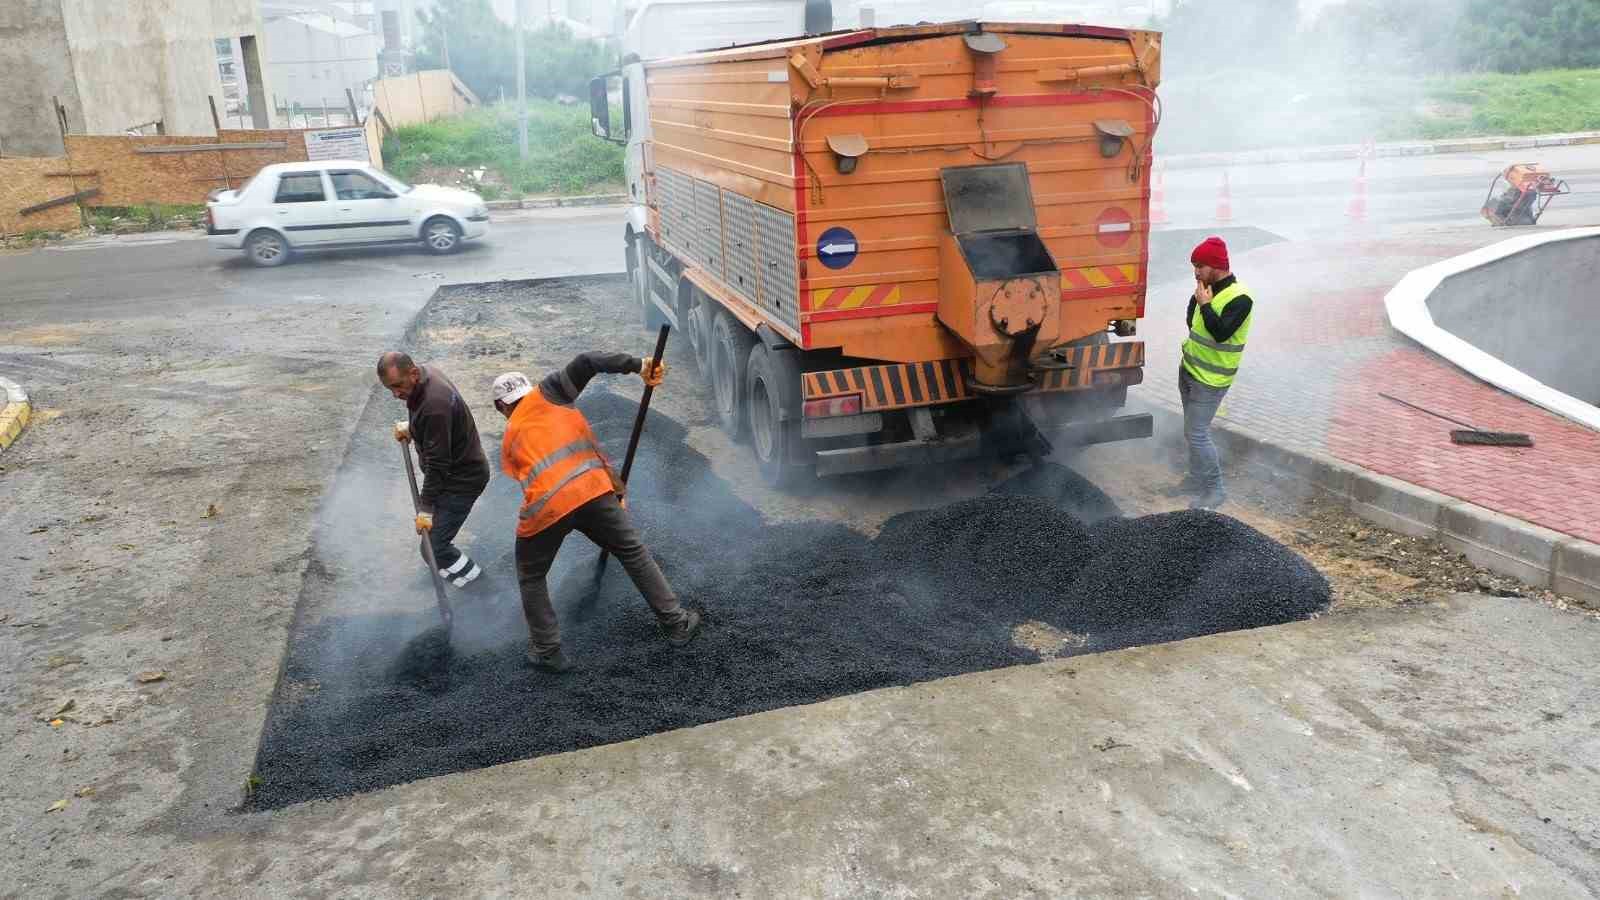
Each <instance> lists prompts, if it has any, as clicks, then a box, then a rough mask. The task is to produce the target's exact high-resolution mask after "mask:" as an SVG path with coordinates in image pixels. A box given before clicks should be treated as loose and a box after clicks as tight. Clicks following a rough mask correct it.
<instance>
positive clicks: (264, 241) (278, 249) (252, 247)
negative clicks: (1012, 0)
mask: <svg viewBox="0 0 1600 900" xmlns="http://www.w3.org/2000/svg"><path fill="white" fill-rule="evenodd" d="M244 253H245V255H246V256H248V257H250V261H251V262H252V263H254V264H256V265H258V266H261V267H262V268H271V267H272V266H281V265H283V264H284V263H286V262H288V261H289V242H288V241H286V240H284V237H283V235H281V234H279V233H277V232H276V231H273V230H272V229H270V228H259V229H256V230H255V231H252V232H250V236H249V237H247V238H245V240H244Z"/></svg>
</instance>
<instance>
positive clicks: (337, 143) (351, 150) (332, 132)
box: [306, 126, 372, 162]
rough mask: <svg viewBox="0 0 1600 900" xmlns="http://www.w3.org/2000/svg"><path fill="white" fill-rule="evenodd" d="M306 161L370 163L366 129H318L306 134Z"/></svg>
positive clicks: (358, 127)
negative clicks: (327, 160)
mask: <svg viewBox="0 0 1600 900" xmlns="http://www.w3.org/2000/svg"><path fill="white" fill-rule="evenodd" d="M306 159H309V160H320V159H353V160H356V161H357V162H371V161H372V157H371V155H370V154H369V153H368V151H367V132H366V129H364V128H361V127H360V126H356V127H354V128H318V129H315V130H311V131H307V132H306Z"/></svg>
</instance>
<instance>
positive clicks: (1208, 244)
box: [1189, 237, 1228, 270]
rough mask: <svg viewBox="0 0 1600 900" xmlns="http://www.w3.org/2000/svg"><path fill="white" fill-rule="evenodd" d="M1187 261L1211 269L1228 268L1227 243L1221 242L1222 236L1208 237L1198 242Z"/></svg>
mask: <svg viewBox="0 0 1600 900" xmlns="http://www.w3.org/2000/svg"><path fill="white" fill-rule="evenodd" d="M1189 262H1191V263H1193V264H1194V265H1197V266H1210V267H1211V268H1213V269H1223V270H1226V269H1227V268H1228V245H1227V244H1224V243H1223V242H1222V238H1219V237H1208V238H1206V239H1205V240H1203V241H1201V242H1200V246H1198V247H1196V248H1194V252H1193V253H1191V254H1189Z"/></svg>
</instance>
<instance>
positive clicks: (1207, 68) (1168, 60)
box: [1157, 0, 1463, 154]
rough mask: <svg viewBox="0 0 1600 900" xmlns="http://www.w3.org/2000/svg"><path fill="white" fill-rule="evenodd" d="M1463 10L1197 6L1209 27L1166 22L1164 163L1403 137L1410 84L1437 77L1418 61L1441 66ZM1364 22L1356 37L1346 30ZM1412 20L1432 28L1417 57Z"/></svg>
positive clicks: (1195, 18)
mask: <svg viewBox="0 0 1600 900" xmlns="http://www.w3.org/2000/svg"><path fill="white" fill-rule="evenodd" d="M1462 3H1463V0H1416V2H1414V3H1410V4H1405V5H1396V6H1398V7H1400V9H1396V10H1395V11H1394V13H1393V14H1392V15H1389V16H1387V17H1386V16H1385V15H1384V5H1383V4H1382V3H1379V2H1377V0H1350V2H1308V0H1302V2H1300V3H1299V5H1298V8H1295V7H1294V5H1292V4H1285V3H1282V2H1281V0H1195V2H1192V3H1190V4H1188V6H1189V7H1190V8H1192V9H1195V10H1204V12H1205V15H1204V16H1199V15H1196V14H1194V13H1187V14H1186V11H1185V10H1184V9H1179V10H1178V11H1176V12H1175V13H1174V14H1173V15H1172V16H1170V17H1168V18H1166V19H1165V20H1163V21H1161V22H1160V23H1159V26H1160V27H1162V28H1163V29H1164V41H1163V53H1162V71H1163V77H1162V86H1161V91H1160V93H1161V97H1162V103H1163V110H1164V119H1163V125H1162V129H1161V134H1160V135H1159V136H1158V138H1157V152H1158V153H1168V154H1170V153H1204V152H1217V151H1230V150H1249V149H1261V148H1271V147H1284V146H1294V145H1303V144H1360V143H1363V142H1365V141H1368V140H1378V141H1381V140H1390V139H1397V138H1399V137H1402V135H1400V134H1398V133H1397V132H1396V131H1395V125H1396V122H1395V116H1396V115H1397V114H1402V113H1409V112H1411V111H1412V109H1413V108H1414V107H1416V106H1418V105H1419V104H1422V103H1424V102H1425V101H1424V99H1423V98H1422V96H1421V95H1420V92H1419V90H1418V87H1417V84H1416V81H1415V79H1416V78H1418V77H1419V76H1423V75H1427V74H1430V73H1431V72H1430V68H1429V67H1428V65H1427V64H1426V63H1425V62H1423V60H1424V59H1427V58H1432V59H1437V58H1440V56H1441V54H1440V53H1439V52H1438V46H1437V45H1438V42H1440V41H1444V40H1448V39H1449V35H1450V34H1451V33H1452V31H1453V28H1452V24H1453V22H1454V21H1455V20H1456V19H1457V18H1458V17H1459V14H1460V11H1461V7H1462ZM1285 6H1288V7H1289V8H1288V9H1284V7H1285ZM1369 9H1376V10H1378V12H1376V13H1372V14H1367V13H1366V10H1369ZM1402 9H1403V10H1404V11H1403V12H1402V11H1401V10H1402ZM1357 13H1363V17H1362V19H1361V22H1362V26H1361V27H1356V26H1353V25H1352V24H1351V20H1352V18H1353V17H1354V15H1355V14H1357ZM1401 15H1405V16H1407V19H1406V20H1405V21H1401V20H1400V18H1399V17H1400V16H1401ZM1415 15H1424V16H1426V18H1427V19H1428V20H1429V21H1430V25H1431V27H1430V28H1429V29H1428V30H1427V39H1428V41H1429V46H1428V47H1425V48H1424V47H1419V46H1416V43H1415V42H1416V41H1417V40H1418V38H1417V37H1416V35H1417V34H1418V31H1417V30H1416V29H1415V28H1410V27H1404V26H1406V25H1408V24H1409V22H1410V18H1409V17H1410V16H1415ZM1372 23H1378V27H1376V28H1373V27H1371V24H1372ZM1423 50H1427V51H1429V52H1428V53H1427V54H1424V53H1423V52H1422V51H1423Z"/></svg>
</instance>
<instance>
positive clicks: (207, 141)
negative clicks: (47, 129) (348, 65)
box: [58, 129, 306, 206]
mask: <svg viewBox="0 0 1600 900" xmlns="http://www.w3.org/2000/svg"><path fill="white" fill-rule="evenodd" d="M217 144H227V145H240V144H243V145H266V146H262V147H260V148H259V149H236V150H195V151H194V152H186V153H184V152H179V153H149V152H140V151H149V150H152V149H155V150H166V149H173V148H182V147H185V146H188V147H204V146H215V145H217ZM67 158H68V161H69V162H70V164H71V166H72V167H73V168H74V169H83V170H88V169H92V170H95V171H97V172H99V175H98V176H97V177H96V178H95V179H94V181H95V182H96V184H95V185H94V186H96V187H99V188H100V195H99V196H98V197H95V198H94V199H93V200H92V201H91V203H92V205H95V206H140V205H143V204H146V203H173V204H177V203H203V202H205V199H206V194H207V193H209V192H210V191H211V190H212V189H214V188H237V187H239V186H240V185H241V184H243V183H244V182H245V180H246V179H248V178H250V177H251V176H253V175H254V174H255V173H256V172H258V171H259V170H260V169H261V167H262V166H266V165H270V164H272V163H278V162H294V161H299V160H303V159H305V158H306V154H305V139H304V137H303V135H302V134H301V133H300V132H299V131H292V130H287V129H270V130H254V129H223V130H221V131H219V132H218V133H217V136H216V137H210V136H203V137H202V136H186V135H150V136H142V137H130V136H125V135H78V134H73V135H68V136H67ZM58 165H59V163H58Z"/></svg>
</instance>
